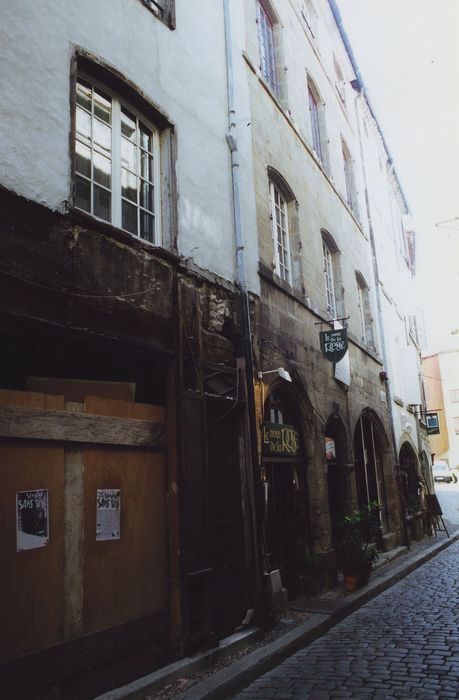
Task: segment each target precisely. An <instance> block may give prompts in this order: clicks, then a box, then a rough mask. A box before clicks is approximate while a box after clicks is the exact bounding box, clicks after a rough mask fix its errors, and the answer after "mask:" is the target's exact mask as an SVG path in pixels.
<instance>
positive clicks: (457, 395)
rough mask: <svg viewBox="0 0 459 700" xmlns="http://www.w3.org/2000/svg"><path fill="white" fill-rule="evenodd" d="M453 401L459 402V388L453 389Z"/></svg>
mask: <svg viewBox="0 0 459 700" xmlns="http://www.w3.org/2000/svg"><path fill="white" fill-rule="evenodd" d="M451 401H452V403H458V402H459V389H451Z"/></svg>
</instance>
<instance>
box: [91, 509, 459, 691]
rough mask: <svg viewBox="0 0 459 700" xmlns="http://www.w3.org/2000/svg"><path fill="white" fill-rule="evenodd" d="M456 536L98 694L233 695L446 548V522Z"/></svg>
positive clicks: (386, 560) (398, 555)
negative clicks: (354, 585)
mask: <svg viewBox="0 0 459 700" xmlns="http://www.w3.org/2000/svg"><path fill="white" fill-rule="evenodd" d="M446 526H447V529H448V532H449V533H450V537H449V538H448V537H447V536H446V534H445V533H444V532H439V533H438V534H437V536H436V537H431V538H426V539H424V540H422V541H420V542H415V543H413V544H412V546H411V549H410V550H408V548H407V547H398V548H397V549H395V550H392V551H390V552H384V553H382V554H381V555H380V559H379V560H378V562H376V565H375V567H374V571H373V573H372V576H371V579H370V581H369V583H368V584H367V585H366V586H364V587H363V588H361V589H359V590H357V591H354V592H352V593H350V592H348V591H346V590H345V589H344V588H343V586H341V585H340V586H338V587H337V588H335V589H333V590H331V591H327V592H326V593H324V594H322V595H320V596H317V597H314V598H305V597H299V598H296V599H295V600H292V601H290V603H289V606H288V607H287V609H286V611H285V612H284V613H283V614H281V615H280V617H279V619H278V621H277V622H276V624H275V625H274V626H273V628H272V629H270V630H269V631H267V632H262V631H261V630H259V629H254V628H252V629H249V630H245V631H243V632H240V633H237V634H235V635H232V636H231V637H229V638H227V639H226V640H222V641H221V642H220V643H219V645H218V647H216V648H215V649H211V650H208V651H206V652H202V653H200V654H196V655H194V656H192V657H188V658H185V659H181V660H180V661H177V662H176V663H174V664H171V665H169V666H166V667H164V668H162V669H159V670H158V671H155V672H154V673H151V674H149V675H148V676H144V677H143V678H139V679H138V680H136V681H133V682H132V683H129V684H127V685H125V686H123V687H121V688H117V689H115V690H111V691H109V692H107V693H104V694H103V695H100V696H98V698H96V699H95V700H125V699H126V700H127V699H128V698H129V700H153V698H154V699H155V700H167V699H169V698H174V700H204V698H228V697H231V696H232V694H234V693H236V692H237V691H239V690H241V689H242V688H244V687H246V686H247V685H248V684H249V683H251V682H252V681H253V680H254V679H255V678H257V677H258V676H260V675H261V674H263V673H265V672H266V671H268V670H269V669H271V668H273V667H274V666H276V665H277V664H279V663H280V662H281V661H283V660H284V659H285V658H286V657H287V656H290V654H293V653H294V652H295V651H297V650H298V649H300V648H302V647H304V646H306V645H307V644H309V643H310V642H312V641H313V640H314V639H317V638H318V637H320V636H321V635H323V634H325V633H326V632H327V631H328V630H329V629H330V628H331V627H333V626H334V625H336V624H337V623H338V622H340V620H342V619H344V618H345V617H347V615H349V614H350V613H352V612H353V611H354V610H356V609H357V608H359V607H360V606H362V605H364V604H365V603H366V602H367V601H369V600H370V599H371V598H374V597H375V596H377V595H378V594H379V593H382V592H383V591H385V590H386V589H387V588H389V587H390V586H392V585H394V584H395V583H397V582H398V581H400V580H401V579H402V578H404V577H405V576H407V575H408V574H409V573H411V572H412V571H414V570H415V569H416V568H418V567H419V566H421V565H422V564H424V563H425V562H426V561H429V559H432V558H433V557H434V556H435V555H436V554H438V553H439V552H440V551H442V550H443V549H445V548H446V547H448V546H449V545H451V544H453V543H454V542H455V541H457V540H459V530H456V531H454V529H455V527H456V526H455V525H451V523H448V522H447V523H446Z"/></svg>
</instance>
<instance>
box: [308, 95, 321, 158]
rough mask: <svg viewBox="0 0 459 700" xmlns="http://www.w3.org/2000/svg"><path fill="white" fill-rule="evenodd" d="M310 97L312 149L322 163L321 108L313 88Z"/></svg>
mask: <svg viewBox="0 0 459 700" xmlns="http://www.w3.org/2000/svg"><path fill="white" fill-rule="evenodd" d="M308 96H309V114H310V116H311V133H312V147H313V148H314V150H315V152H316V153H317V156H318V157H319V159H320V160H321V161H322V160H323V155H322V143H321V138H320V124H319V107H318V104H317V99H316V96H315V94H314V93H313V91H312V89H311V87H308Z"/></svg>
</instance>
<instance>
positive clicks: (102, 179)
mask: <svg viewBox="0 0 459 700" xmlns="http://www.w3.org/2000/svg"><path fill="white" fill-rule="evenodd" d="M93 158H94V180H95V181H96V182H98V183H99V184H101V185H105V187H110V184H111V177H110V175H111V168H112V164H111V162H110V160H109V159H108V158H105V156H102V155H100V153H96V152H94V156H93Z"/></svg>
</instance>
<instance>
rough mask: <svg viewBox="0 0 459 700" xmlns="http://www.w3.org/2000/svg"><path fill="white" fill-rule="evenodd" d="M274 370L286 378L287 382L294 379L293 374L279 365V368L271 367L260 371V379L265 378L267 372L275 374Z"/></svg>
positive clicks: (282, 377)
mask: <svg viewBox="0 0 459 700" xmlns="http://www.w3.org/2000/svg"><path fill="white" fill-rule="evenodd" d="M274 372H276V373H277V374H278V375H279V377H280V378H281V379H285V381H286V382H291V381H292V378H291V376H290V375H289V373H288V372H287V370H286V369H284V368H283V367H279V368H278V369H270V370H268V371H267V372H258V379H263V377H264V375H265V374H274Z"/></svg>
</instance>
